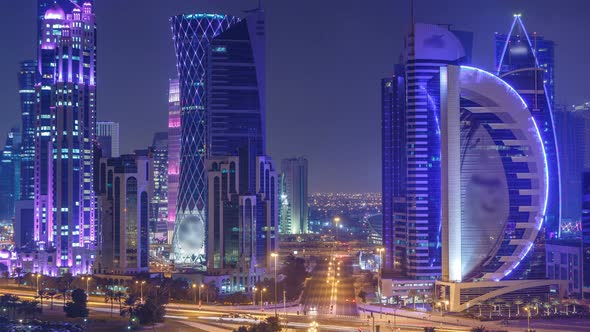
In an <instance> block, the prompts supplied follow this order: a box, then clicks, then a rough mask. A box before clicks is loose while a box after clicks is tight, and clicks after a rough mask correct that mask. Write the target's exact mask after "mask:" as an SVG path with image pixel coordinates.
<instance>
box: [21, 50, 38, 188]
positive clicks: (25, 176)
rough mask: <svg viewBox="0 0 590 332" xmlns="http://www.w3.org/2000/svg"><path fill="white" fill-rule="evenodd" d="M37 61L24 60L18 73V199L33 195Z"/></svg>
mask: <svg viewBox="0 0 590 332" xmlns="http://www.w3.org/2000/svg"><path fill="white" fill-rule="evenodd" d="M36 80H37V61H34V60H31V61H24V62H22V63H21V69H20V72H19V73H18V84H19V95H20V103H21V121H22V125H21V126H22V146H21V152H20V155H21V179H22V180H21V188H20V198H19V199H33V198H34V197H35V195H34V194H35V82H36Z"/></svg>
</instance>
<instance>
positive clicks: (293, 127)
mask: <svg viewBox="0 0 590 332" xmlns="http://www.w3.org/2000/svg"><path fill="white" fill-rule="evenodd" d="M144 3H145V2H142V4H144ZM416 5H417V8H418V10H417V11H416V16H417V21H425V22H426V21H428V22H437V23H453V26H454V28H456V29H460V30H468V31H473V32H474V33H475V35H476V39H477V42H476V43H475V44H474V52H473V62H474V65H477V66H478V67H481V68H483V69H486V70H490V71H492V69H493V63H494V54H493V53H494V51H493V43H492V41H493V38H494V32H498V33H503V34H505V33H507V32H508V31H507V30H508V27H509V24H510V21H511V19H512V14H513V13H515V12H522V13H523V20H525V22H526V24H527V28H528V29H529V30H530V31H531V32H532V31H536V32H538V33H539V34H542V35H543V36H544V37H546V38H547V39H550V40H554V41H555V42H556V61H557V63H556V80H557V82H558V83H557V85H556V89H557V93H556V96H557V97H556V103H558V104H559V103H564V102H567V104H574V103H575V104H581V103H583V102H585V101H587V99H588V98H587V97H586V95H585V91H584V87H583V86H581V85H578V84H575V82H576V80H575V79H574V78H576V77H578V76H577V75H579V74H578V73H582V72H584V71H587V70H590V64H583V63H576V62H575V61H574V59H575V55H576V54H577V52H581V53H584V48H585V47H587V46H585V45H578V43H576V40H579V38H581V37H582V35H581V33H582V31H583V30H584V29H579V28H578V27H579V26H585V25H586V24H588V23H585V22H583V21H581V19H582V16H581V13H582V12H584V9H585V8H586V7H587V6H588V5H586V4H584V3H583V2H582V1H574V2H573V3H572V6H570V7H574V9H575V10H574V9H568V8H557V9H555V8H551V7H550V6H549V5H550V1H540V2H535V5H534V6H533V5H532V4H524V3H522V4H514V3H512V2H509V1H500V2H494V3H493V4H491V3H490V4H485V3H484V4H481V5H480V4H473V3H469V2H468V1H463V0H457V1H453V2H451V3H450V6H451V7H452V8H454V9H456V12H455V13H456V14H453V15H452V16H451V15H449V14H447V13H446V12H445V11H444V10H441V9H442V7H441V6H442V5H441V4H437V3H435V2H433V1H426V0H422V1H417V3H416ZM573 5H575V6H573ZM255 6H256V1H249V2H243V1H241V2H238V1H223V2H221V3H220V2H219V1H215V2H214V1H206V2H202V3H199V4H198V5H197V4H194V3H184V2H182V3H181V2H180V1H171V2H166V3H165V4H163V3H162V4H160V3H155V2H154V3H153V4H151V5H150V6H139V2H135V1H126V2H125V4H118V3H112V2H99V3H98V4H97V13H98V15H99V16H101V17H102V18H103V19H102V21H101V29H102V30H101V34H99V36H98V43H99V45H101V49H103V51H102V52H101V54H100V57H99V60H98V61H99V68H100V69H99V71H100V80H101V85H105V86H106V87H105V88H104V89H99V92H98V94H99V98H98V99H99V104H100V105H99V106H98V109H99V120H108V121H116V122H120V123H121V130H122V132H126V133H127V134H125V135H123V136H122V138H121V144H122V152H124V153H128V152H131V151H132V150H134V149H136V148H140V147H142V146H145V145H147V144H149V142H150V141H151V136H152V134H153V132H156V131H162V130H165V129H166V124H167V98H166V91H167V85H168V84H167V83H168V79H169V78H173V77H174V74H175V71H176V68H175V65H174V51H173V46H172V40H171V38H170V31H169V27H168V18H169V16H171V15H174V14H178V13H181V12H194V11H200V12H219V13H228V14H236V15H241V14H243V13H242V12H241V10H243V9H249V8H253V7H255ZM263 6H264V7H265V10H266V12H267V15H268V17H269V23H268V25H269V31H270V32H269V50H268V52H269V56H268V58H269V61H268V67H269V74H268V76H269V78H268V80H269V82H268V85H269V93H268V94H269V100H268V107H267V108H268V110H267V118H268V121H267V131H268V133H267V135H268V137H269V145H268V152H269V154H270V155H272V156H273V157H274V159H275V160H280V159H282V158H286V157H291V156H294V155H304V156H306V157H307V158H308V159H309V161H310V166H311V168H312V169H311V170H312V171H311V172H310V192H329V191H333V192H378V191H380V189H379V187H380V176H379V172H377V171H375V167H374V166H375V165H378V164H379V163H380V156H379V150H380V149H379V133H378V128H379V125H380V111H379V110H380V105H379V95H378V93H376V92H375V87H378V84H379V83H378V80H379V79H381V78H382V77H387V76H389V75H391V74H392V73H393V66H392V63H394V62H395V60H396V59H397V58H398V55H399V54H400V52H401V49H402V47H403V42H402V41H403V34H404V33H405V32H406V31H407V27H408V4H407V2H406V1H395V2H388V1H379V2H376V3H375V4H373V5H372V6H370V7H366V8H365V7H361V6H362V5H361V4H356V3H352V2H351V3H350V5H349V6H345V5H342V6H341V7H342V8H339V12H338V13H335V14H333V13H331V12H330V10H331V5H330V4H316V3H314V2H312V1H303V2H298V3H297V4H282V5H281V6H278V5H276V4H273V3H271V2H269V3H264V2H263ZM481 6H483V7H481ZM5 7H6V8H5V9H6V10H8V13H9V15H7V17H8V18H7V19H5V20H3V22H2V23H0V25H2V27H3V29H2V30H3V32H0V37H3V38H6V39H4V40H13V41H14V43H15V49H16V50H17V52H13V53H10V54H5V55H4V54H3V55H2V56H0V60H3V61H0V62H1V64H0V66H1V67H0V69H2V72H6V73H9V72H14V73H15V75H13V76H10V75H5V76H3V78H2V79H1V81H0V99H2V100H6V102H5V103H4V105H5V110H3V113H2V114H3V115H1V119H2V123H3V125H2V126H0V134H2V135H5V134H6V133H7V132H8V130H9V129H10V127H11V126H12V125H14V124H16V123H18V121H17V119H18V115H19V100H18V98H19V96H18V91H17V81H16V78H15V76H16V72H17V71H18V63H19V62H20V61H24V60H27V59H33V58H34V54H35V51H34V48H33V47H32V43H31V41H33V40H34V38H35V35H36V31H35V29H34V27H32V25H33V22H34V15H33V14H34V11H35V8H34V4H33V2H32V1H30V2H26V1H23V2H18V4H12V3H10V4H7V5H6V6H5ZM475 10H481V11H485V12H486V16H485V17H484V18H482V17H478V15H467V14H468V13H470V12H475ZM117 11H120V12H124V11H136V12H137V14H138V15H136V16H137V17H143V18H146V17H148V18H149V19H147V20H138V19H134V18H132V17H128V15H123V16H121V17H114V16H116V15H111V14H110V13H112V12H117ZM292 12H305V13H306V15H307V16H308V18H307V21H308V24H306V25H303V26H297V24H296V18H295V17H290V13H292ZM553 12H555V13H556V17H557V16H560V15H561V16H567V17H568V20H565V21H563V22H562V21H559V22H558V21H557V20H555V19H551V18H549V19H544V18H545V17H551V15H549V13H553ZM355 13H360V14H355ZM354 15H360V16H354ZM293 16H296V15H293ZM354 17H358V18H363V17H364V18H365V19H366V22H367V23H368V24H366V25H362V26H356V27H352V26H348V25H347V24H346V23H345V22H346V21H347V20H349V19H352V18H354ZM13 20H14V21H13ZM131 23H132V24H131ZM331 23H332V24H331ZM392 24H393V25H392ZM14 25H16V26H21V27H22V29H14V28H12V26H14ZM9 26H10V27H11V28H8V27H9ZM320 27H321V29H320V30H319V31H320V32H319V33H317V34H315V35H314V34H312V33H311V32H312V31H317V30H318V28H320ZM392 27H393V28H392ZM574 27H575V28H574ZM126 29H127V30H126ZM12 31H19V32H18V33H14V32H12ZM120 31H128V32H126V34H129V35H131V34H133V35H137V38H121V37H118V36H120ZM141 31H145V32H146V33H145V36H143V35H141V34H140V32H141ZM8 32H10V34H9V35H4V34H5V33H8ZM304 35H305V36H306V37H305V38H304V37H302V36H304ZM285 36H286V37H288V38H284V39H285V40H283V38H282V37H285ZM322 36H329V37H330V38H329V39H326V38H324V37H322ZM306 38H307V39H306ZM365 38H367V41H368V42H370V44H371V45H374V46H373V48H375V47H376V49H375V51H374V52H372V54H371V61H370V63H366V64H364V65H358V64H355V63H354V62H353V61H354V59H355V58H358V57H359V56H360V55H359V54H360V53H359V52H361V51H360V49H359V50H356V49H351V48H350V44H351V42H352V43H354V42H358V41H361V40H363V39H365ZM33 46H34V45H33ZM303 46H305V47H303ZM152 47H153V48H154V49H156V51H155V52H147V50H148V49H150V48H152ZM577 47H579V49H578V48H577ZM135 52H140V53H142V54H144V55H143V56H142V57H141V59H139V58H137V57H136V56H133V54H135ZM312 54H313V56H312ZM136 58H137V59H136ZM350 64H353V65H352V66H351V65H350ZM574 64H575V65H576V66H578V67H579V68H576V69H575V70H574V69H573V66H574ZM147 66H150V67H149V68H150V70H145V68H147ZM306 67H307V68H309V70H301V69H303V68H306ZM121 71H123V72H125V71H129V72H131V71H132V72H134V75H126V76H124V77H123V78H121V77H120V75H119V73H120V72H121ZM307 72H311V73H314V74H313V75H306V74H305V73H307ZM285 77H290V79H286V78H285ZM347 81H349V82H354V83H353V84H345V82H347ZM334 84H337V87H338V88H339V89H335V90H336V91H335V92H332V91H329V92H327V93H324V94H321V93H319V92H318V91H319V90H320V88H321V87H322V86H327V85H334ZM146 89H147V91H150V93H149V94H144V93H143V91H145V90H146ZM119 91H125V92H124V93H123V92H119ZM302 95H303V96H307V98H300V96H302ZM340 95H348V96H352V97H351V98H349V99H346V100H340V98H338V97H339V96H340ZM139 96H141V97H142V99H143V100H140V101H138V102H135V101H136V100H137V99H138V98H137V97H139ZM365 96H366V97H365ZM283 101H285V102H284V103H283ZM283 105H284V106H283ZM327 105H330V107H329V108H328V107H327ZM359 110H362V116H359V114H358V113H359ZM139 114H146V115H147V116H148V117H149V121H146V122H145V124H144V126H141V128H138V127H139V126H135V123H136V122H135V121H134V120H133V119H134V117H136V116H138V115H139ZM312 114H313V115H314V116H315V117H317V121H312V122H310V121H306V118H308V117H309V116H310V115H312ZM330 121H331V122H330ZM322 123H331V124H332V125H331V126H328V127H326V126H322ZM342 128H344V130H343V129H342ZM301 132H305V133H306V134H307V135H305V136H304V137H297V135H298V133H301ZM350 132H354V133H355V134H354V135H350V134H349V133H350ZM296 137H297V139H296ZM314 141H321V142H322V143H323V144H321V146H317V144H313V142H314ZM342 147H347V148H349V149H352V150H354V151H357V153H359V154H360V158H355V160H345V159H344V157H343V156H340V155H339V153H338V151H340V150H341V149H342ZM362 147H364V148H362ZM334 161H335V162H336V163H337V164H339V165H341V166H340V167H338V168H337V169H334V170H331V171H330V172H322V171H321V170H322V169H329V168H330V165H331V164H332V163H333V162H334ZM358 170H361V171H360V172H359V171H358ZM355 172H357V173H358V174H356V175H357V176H355V177H354V178H353V177H352V176H351V175H353V174H355ZM342 179H349V180H348V181H341V180H342Z"/></svg>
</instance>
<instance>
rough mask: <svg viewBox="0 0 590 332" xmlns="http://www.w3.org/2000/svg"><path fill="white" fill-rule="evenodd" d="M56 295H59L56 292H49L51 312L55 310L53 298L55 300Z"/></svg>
mask: <svg viewBox="0 0 590 332" xmlns="http://www.w3.org/2000/svg"><path fill="white" fill-rule="evenodd" d="M55 295H57V292H56V291H54V290H50V291H48V292H47V297H48V298H49V299H51V310H53V298H55Z"/></svg>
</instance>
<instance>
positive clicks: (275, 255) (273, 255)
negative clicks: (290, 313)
mask: <svg viewBox="0 0 590 332" xmlns="http://www.w3.org/2000/svg"><path fill="white" fill-rule="evenodd" d="M270 256H271V257H274V259H275V317H276V316H277V257H279V254H277V253H276V252H273V253H271V254H270Z"/></svg>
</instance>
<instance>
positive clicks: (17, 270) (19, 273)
mask: <svg viewBox="0 0 590 332" xmlns="http://www.w3.org/2000/svg"><path fill="white" fill-rule="evenodd" d="M12 276H13V277H15V278H16V281H17V284H18V286H20V283H21V282H22V277H23V268H22V267H17V268H15V269H14V270H12Z"/></svg>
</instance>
